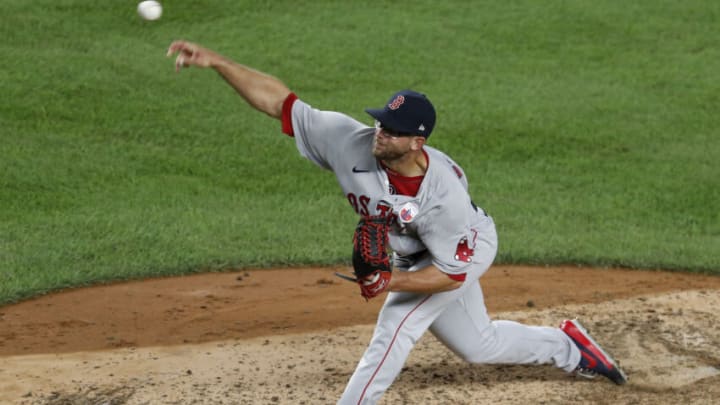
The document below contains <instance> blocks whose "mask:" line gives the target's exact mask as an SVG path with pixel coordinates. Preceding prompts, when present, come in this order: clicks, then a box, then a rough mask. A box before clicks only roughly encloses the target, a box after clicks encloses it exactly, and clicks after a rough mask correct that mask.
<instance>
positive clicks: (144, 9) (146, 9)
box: [137, 0, 162, 21]
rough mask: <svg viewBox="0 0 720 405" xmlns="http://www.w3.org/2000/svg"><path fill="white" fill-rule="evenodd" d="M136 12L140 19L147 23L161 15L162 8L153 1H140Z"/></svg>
mask: <svg viewBox="0 0 720 405" xmlns="http://www.w3.org/2000/svg"><path fill="white" fill-rule="evenodd" d="M137 10H138V14H140V17H142V18H143V19H144V20H148V21H155V20H157V19H158V18H160V16H161V15H162V6H161V5H160V3H158V2H157V1H154V0H146V1H141V2H140V3H139V4H138V9H137Z"/></svg>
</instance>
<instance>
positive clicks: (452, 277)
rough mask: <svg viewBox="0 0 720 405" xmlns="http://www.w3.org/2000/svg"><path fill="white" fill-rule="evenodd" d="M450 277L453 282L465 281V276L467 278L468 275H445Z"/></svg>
mask: <svg viewBox="0 0 720 405" xmlns="http://www.w3.org/2000/svg"><path fill="white" fill-rule="evenodd" d="M445 274H446V275H447V276H448V277H450V278H451V279H452V280H455V281H465V276H467V273H462V274H448V273H445Z"/></svg>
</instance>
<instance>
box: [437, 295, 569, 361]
mask: <svg viewBox="0 0 720 405" xmlns="http://www.w3.org/2000/svg"><path fill="white" fill-rule="evenodd" d="M430 331H431V332H432V333H433V334H434V335H435V336H436V337H437V338H438V340H440V341H441V342H442V343H443V344H445V345H446V346H447V347H448V348H449V349H450V350H452V351H453V352H454V353H456V354H457V355H458V356H459V357H460V358H462V359H464V360H465V361H468V362H470V363H477V364H554V365H555V366H556V367H559V368H561V369H563V370H565V371H568V372H570V371H573V370H574V369H575V366H576V365H577V364H578V361H579V360H580V359H579V354H578V351H577V350H575V348H574V344H573V342H572V341H571V340H570V339H568V337H567V336H566V334H565V333H563V332H562V331H561V330H560V329H557V328H551V327H542V326H527V325H523V324H520V323H517V322H513V321H491V320H490V317H489V316H488V314H487V309H486V307H485V303H484V301H483V296H482V289H481V288H480V286H479V284H478V285H477V286H470V288H468V289H467V291H466V292H465V294H464V295H463V296H462V297H460V298H459V299H458V301H457V303H456V304H453V305H450V306H448V307H447V308H446V309H445V311H444V312H443V313H442V314H440V316H439V317H438V318H437V319H436V320H435V321H434V322H433V324H432V325H431V326H430Z"/></svg>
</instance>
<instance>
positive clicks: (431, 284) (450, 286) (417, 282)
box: [388, 264, 463, 294]
mask: <svg viewBox="0 0 720 405" xmlns="http://www.w3.org/2000/svg"><path fill="white" fill-rule="evenodd" d="M462 284H463V282H462V281H455V280H453V279H451V278H450V277H448V275H447V274H446V273H443V272H442V271H440V269H438V268H437V267H435V266H434V265H432V264H431V265H429V266H427V267H424V268H422V269H420V270H418V271H396V272H393V275H392V279H390V285H389V286H388V290H390V291H405V292H414V293H424V294H432V293H438V292H443V291H450V290H454V289H456V288H458V287H460V286H461V285H462Z"/></svg>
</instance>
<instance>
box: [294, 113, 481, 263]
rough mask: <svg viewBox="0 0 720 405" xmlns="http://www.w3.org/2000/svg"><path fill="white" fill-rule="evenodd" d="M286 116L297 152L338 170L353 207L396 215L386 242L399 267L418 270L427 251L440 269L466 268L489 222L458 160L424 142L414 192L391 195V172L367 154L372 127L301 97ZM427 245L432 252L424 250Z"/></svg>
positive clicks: (381, 213) (471, 260)
mask: <svg viewBox="0 0 720 405" xmlns="http://www.w3.org/2000/svg"><path fill="white" fill-rule="evenodd" d="M291 119H292V128H293V133H294V136H295V143H296V146H297V148H298V150H299V152H300V154H301V155H302V156H304V157H305V158H307V159H309V160H310V161H312V162H314V163H315V164H317V165H318V166H320V167H322V168H324V169H327V170H331V171H333V172H334V173H335V176H336V177H337V180H338V182H339V183H340V187H341V188H342V190H343V193H344V194H345V196H346V197H347V199H348V201H349V202H350V205H351V206H352V207H353V209H354V210H355V211H356V212H357V213H358V214H360V215H362V216H367V215H382V216H391V215H392V216H394V217H395V221H393V226H392V227H391V230H390V235H389V241H390V246H391V248H392V249H393V251H394V252H395V256H396V259H395V265H396V266H399V267H401V268H403V267H404V268H405V269H407V268H411V270H416V269H418V268H419V267H422V266H419V265H418V263H417V260H418V259H419V260H420V261H421V262H422V263H423V266H424V265H427V264H428V260H429V259H430V257H431V260H432V263H433V264H434V265H435V266H436V267H438V268H440V269H441V270H442V271H443V272H445V273H448V274H462V273H465V267H466V266H468V265H469V264H470V263H472V262H473V257H472V256H473V248H474V247H475V244H476V243H477V242H478V241H479V239H482V238H483V236H484V235H485V229H486V227H488V226H492V221H489V220H488V218H487V215H486V214H485V212H484V211H483V210H482V209H480V208H477V207H475V206H474V205H473V203H472V201H471V200H470V196H469V194H468V192H467V186H468V184H467V180H466V178H465V174H464V172H463V171H462V169H461V168H460V166H458V165H457V164H456V163H455V162H454V161H453V160H452V159H450V158H449V157H448V156H447V155H445V154H444V153H443V152H440V151H439V150H437V149H434V148H432V147H429V146H427V145H426V146H425V147H424V149H425V152H426V153H427V156H428V160H429V162H428V169H427V172H426V173H425V177H424V179H423V181H422V184H421V185H420V189H419V190H418V193H417V195H416V196H414V197H410V196H404V195H395V194H391V190H390V183H389V180H388V176H387V174H386V173H385V170H383V168H382V167H381V166H380V164H379V162H378V161H377V159H376V158H375V157H374V156H373V154H372V146H373V140H374V133H375V129H374V128H372V127H368V126H367V125H364V124H362V123H360V122H358V121H356V120H355V119H353V118H351V117H349V116H347V115H345V114H341V113H338V112H332V111H320V110H317V109H314V108H312V107H311V106H309V105H308V104H306V103H304V102H302V101H301V100H296V101H295V102H294V104H293V106H292V118H291ZM425 250H427V251H428V252H429V256H430V257H428V255H427V254H421V252H423V251H425ZM415 254H417V255H415ZM412 255H414V256H412ZM398 256H399V257H398ZM407 257H413V259H411V260H404V258H407Z"/></svg>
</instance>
